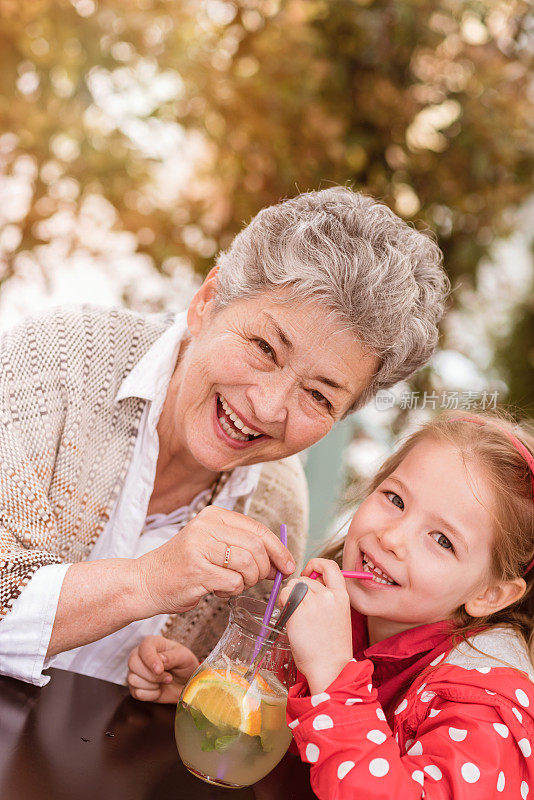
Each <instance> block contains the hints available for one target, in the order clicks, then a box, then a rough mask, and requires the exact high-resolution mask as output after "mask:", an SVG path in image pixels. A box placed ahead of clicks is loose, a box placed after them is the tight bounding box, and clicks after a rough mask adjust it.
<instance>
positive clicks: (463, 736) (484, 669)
mask: <svg viewBox="0 0 534 800" xmlns="http://www.w3.org/2000/svg"><path fill="white" fill-rule="evenodd" d="M450 634H451V627H450V625H449V624H448V623H435V624H432V625H424V626H421V627H419V628H414V629H413V630H412V631H406V632H404V633H401V634H397V635H396V636H392V637H390V638H389V639H386V640H385V641H383V642H379V643H377V644H375V645H373V646H372V647H368V646H367V638H366V637H367V633H366V625H365V618H364V617H362V616H361V615H360V614H357V613H356V612H354V613H353V642H354V655H355V658H354V659H353V660H352V661H350V662H349V663H348V664H347V665H346V666H345V668H344V669H343V670H342V672H341V673H340V675H339V676H338V677H337V678H336V680H335V681H334V682H333V683H332V684H331V686H329V687H328V688H327V690H326V691H325V692H323V693H321V694H318V695H312V696H310V694H309V689H308V686H307V683H306V681H305V680H304V679H303V680H301V681H299V683H297V684H296V685H295V686H293V687H292V688H291V690H290V692H289V699H288V706H287V711H288V724H289V725H290V727H291V728H292V729H293V736H294V739H295V742H296V744H297V746H298V749H299V752H300V756H301V758H302V760H303V761H305V762H308V763H310V764H311V784H312V788H313V790H314V792H315V793H316V795H317V797H318V798H320V800H345V798H346V800H349V798H350V800H354V798H356V797H363V796H365V798H366V800H378V798H388V800H389V798H401V799H402V800H412V798H413V799H414V800H415V798H422V797H425V798H426V799H427V800H438V799H439V800H488V798H500V797H502V798H503V799H505V798H506V799H508V798H510V799H511V798H513V799H514V800H520V798H523V800H525V799H526V798H527V797H528V796H530V797H531V798H532V799H533V800H534V755H532V751H533V748H534V686H533V684H532V683H531V678H534V670H533V668H532V666H531V665H530V662H529V659H528V655H527V653H526V650H525V648H524V646H523V645H522V644H521V642H520V641H519V638H518V637H517V636H516V634H515V633H513V632H512V631H509V630H506V629H503V628H500V629H495V628H494V629H489V630H486V631H483V632H480V633H478V634H476V636H474V637H473V638H472V639H471V640H470V641H471V644H472V645H474V646H475V648H476V649H473V647H472V646H470V645H469V644H467V643H465V642H462V643H460V644H457V645H456V646H454V647H452V649H451V636H450ZM503 662H505V663H503ZM529 676H530V677H529ZM301 677H302V676H301Z"/></svg>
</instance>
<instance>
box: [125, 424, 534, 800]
mask: <svg viewBox="0 0 534 800" xmlns="http://www.w3.org/2000/svg"><path fill="white" fill-rule="evenodd" d="M533 446H534V437H532V436H529V435H527V434H526V433H524V432H520V431H518V430H517V429H514V428H513V427H512V426H511V425H509V424H508V423H506V422H504V421H502V420H500V419H499V418H497V417H493V416H490V415H484V416H482V415H469V416H467V415H465V414H443V415H441V416H439V417H437V418H436V419H435V420H433V421H431V422H430V423H428V424H426V425H425V426H424V427H423V428H422V429H421V430H419V431H418V432H417V433H415V434H414V435H413V436H411V437H410V438H409V439H408V440H407V441H406V442H405V443H404V445H403V446H402V447H401V448H400V449H399V450H398V451H397V452H396V453H395V454H394V455H393V456H392V457H391V458H389V459H388V461H386V463H385V464H384V466H383V467H382V469H381V470H380V471H379V473H378V475H377V476H376V478H375V479H374V481H373V482H372V485H371V491H370V493H369V495H368V496H367V498H366V499H365V500H364V501H363V502H362V503H361V504H360V506H359V508H358V510H357V511H356V514H355V515H354V517H353V519H352V522H351V524H350V527H349V530H348V534H347V537H346V540H345V543H344V547H343V554H342V565H343V568H344V569H347V570H363V571H366V572H369V573H372V575H373V580H367V581H358V580H354V579H345V578H344V577H343V575H342V574H341V571H340V568H339V566H338V564H337V563H336V562H335V561H333V560H327V559H322V558H316V559H312V560H311V561H310V562H309V564H308V565H307V567H306V569H305V570H304V573H303V574H304V576H309V575H310V574H311V572H312V571H313V570H315V571H316V572H319V573H320V578H319V579H317V580H311V579H310V578H309V577H304V578H298V579H297V580H304V581H305V582H306V583H307V584H308V586H309V591H308V593H307V595H306V597H305V599H304V601H303V602H302V603H301V605H300V606H299V608H298V609H297V611H296V612H295V614H294V615H293V617H292V618H291V619H290V621H289V623H288V633H289V637H290V640H291V646H292V649H293V653H294V657H295V662H296V664H297V666H298V668H299V670H300V672H301V674H302V675H301V677H302V680H301V681H300V682H299V683H297V684H296V685H295V686H294V687H292V689H291V690H290V693H289V700H288V722H289V724H290V727H291V728H292V729H293V735H294V738H295V741H296V743H297V746H298V748H299V751H300V754H301V757H302V759H303V760H304V761H306V762H309V763H310V764H311V782H312V787H313V789H314V791H315V793H316V794H317V796H318V797H319V798H321V800H334V798H335V799H336V800H343V799H344V798H347V800H348V798H351V800H352V798H355V797H357V796H358V795H359V794H362V795H363V793H365V796H366V798H368V800H373V798H376V799H378V798H402V800H409V799H410V798H421V797H426V798H432V799H434V798H440V799H441V798H454V800H459V799H460V798H466V800H467V799H468V800H478V798H480V800H482V799H483V800H487V798H489V797H500V796H502V797H503V798H523V800H525V798H527V796H528V795H529V793H531V797H534V755H532V748H533V746H534V687H533V685H532V683H531V679H534V668H533V667H532V665H531V660H530V657H529V656H530V648H531V632H532V629H533V627H534V625H533V620H532V614H531V609H530V605H529V604H530V601H531V598H530V593H531V587H532V583H533V580H534V569H533V570H531V569H530V568H531V566H532V565H533V563H534V562H533V557H534V457H533V455H532V449H533ZM330 555H335V554H330ZM294 582H295V580H293V581H290V582H289V584H288V585H287V587H286V588H285V589H284V590H283V592H282V593H281V596H280V602H282V603H283V602H284V601H285V600H286V599H287V596H288V593H289V592H290V591H291V588H292V586H293V584H294ZM142 646H143V645H142ZM156 649H157V648H155V650H156ZM168 652H170V653H172V652H173V650H172V648H171V649H170V650H169V651H168ZM167 657H168V658H169V656H167ZM176 657H178V655H177V656H176ZM137 658H139V655H138V654H137ZM170 660H171V661H172V657H171V659H170ZM146 668H147V667H146V665H145V669H146ZM168 668H169V669H170V668H171V665H170V662H169V664H168ZM158 671H159V672H160V673H161V674H163V668H162V667H161V668H159V669H158ZM132 679H135V680H134V684H133V685H135V681H137V679H138V677H137V676H136V675H132V676H131V680H130V682H132ZM152 680H154V676H152ZM147 699H148V698H147Z"/></svg>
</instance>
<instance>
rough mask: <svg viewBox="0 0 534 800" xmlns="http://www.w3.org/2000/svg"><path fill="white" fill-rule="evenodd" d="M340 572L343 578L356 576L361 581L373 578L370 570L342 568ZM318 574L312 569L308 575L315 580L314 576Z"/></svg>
mask: <svg viewBox="0 0 534 800" xmlns="http://www.w3.org/2000/svg"><path fill="white" fill-rule="evenodd" d="M341 574H342V575H343V577H345V578H358V579H359V580H361V581H372V580H373V576H372V575H371V573H370V572H351V571H350V570H346V569H342V570H341ZM320 575H321V573H320V572H316V571H315V570H313V572H312V574H311V575H310V578H312V579H313V580H315V579H316V578H319V577H320Z"/></svg>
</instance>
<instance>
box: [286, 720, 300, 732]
mask: <svg viewBox="0 0 534 800" xmlns="http://www.w3.org/2000/svg"><path fill="white" fill-rule="evenodd" d="M298 724H299V721H298V719H294V720H293V722H290V723H289V725H288V726H287V727H288V728H291V730H293V728H296V727H297V725H298Z"/></svg>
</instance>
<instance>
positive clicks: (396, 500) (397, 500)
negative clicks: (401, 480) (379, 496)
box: [386, 492, 404, 509]
mask: <svg viewBox="0 0 534 800" xmlns="http://www.w3.org/2000/svg"><path fill="white" fill-rule="evenodd" d="M386 497H387V498H388V500H389V501H390V503H393V505H394V506H397V508H400V509H403V508H404V502H403V499H402V497H399V495H398V494H395V492H386Z"/></svg>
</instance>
